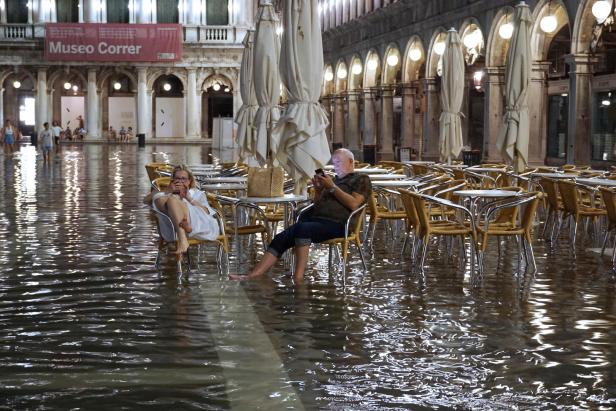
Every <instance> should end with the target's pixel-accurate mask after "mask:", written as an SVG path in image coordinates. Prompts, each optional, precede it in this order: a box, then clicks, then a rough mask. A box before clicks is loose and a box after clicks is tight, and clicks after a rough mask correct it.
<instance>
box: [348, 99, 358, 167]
mask: <svg viewBox="0 0 616 411" xmlns="http://www.w3.org/2000/svg"><path fill="white" fill-rule="evenodd" d="M347 99H348V101H347V104H348V114H347V124H346V130H345V132H346V148H348V149H349V150H351V151H352V152H353V154H355V156H358V155H359V151H360V149H361V144H360V133H359V93H358V92H357V91H356V90H352V91H349V92H348V93H347ZM357 158H359V157H357Z"/></svg>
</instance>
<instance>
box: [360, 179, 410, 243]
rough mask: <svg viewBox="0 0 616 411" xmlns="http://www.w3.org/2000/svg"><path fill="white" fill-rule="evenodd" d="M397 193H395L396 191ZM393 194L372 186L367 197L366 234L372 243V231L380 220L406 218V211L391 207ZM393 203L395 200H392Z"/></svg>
mask: <svg viewBox="0 0 616 411" xmlns="http://www.w3.org/2000/svg"><path fill="white" fill-rule="evenodd" d="M396 194H397V193H396ZM392 195H394V194H393V193H392V192H390V191H387V190H383V189H379V188H373V189H372V194H371V195H370V197H369V198H368V214H369V215H370V223H369V224H368V235H369V236H370V241H369V243H370V244H371V245H372V241H373V240H374V232H375V230H376V225H377V223H378V222H379V221H380V220H384V221H394V220H403V219H405V218H406V213H405V212H404V210H401V209H395V208H394V209H391V207H390V205H389V204H387V203H388V202H390V199H391V198H390V196H392ZM394 204H395V200H394Z"/></svg>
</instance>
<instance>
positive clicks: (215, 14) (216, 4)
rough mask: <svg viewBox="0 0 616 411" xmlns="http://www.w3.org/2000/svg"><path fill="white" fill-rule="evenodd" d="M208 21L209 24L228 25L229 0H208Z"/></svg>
mask: <svg viewBox="0 0 616 411" xmlns="http://www.w3.org/2000/svg"><path fill="white" fill-rule="evenodd" d="M205 18H206V22H207V25H208V26H226V25H228V24H229V1H228V0H207V6H206V17H205Z"/></svg>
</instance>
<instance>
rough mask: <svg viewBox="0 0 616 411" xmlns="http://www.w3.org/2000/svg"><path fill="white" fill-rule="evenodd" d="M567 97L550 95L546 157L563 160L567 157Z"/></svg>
mask: <svg viewBox="0 0 616 411" xmlns="http://www.w3.org/2000/svg"><path fill="white" fill-rule="evenodd" d="M568 120H569V96H568V95H567V94H562V95H552V96H549V100H548V147H547V148H548V150H547V151H548V157H549V158H565V157H566V155H567V124H568Z"/></svg>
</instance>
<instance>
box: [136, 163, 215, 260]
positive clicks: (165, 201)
mask: <svg viewBox="0 0 616 411" xmlns="http://www.w3.org/2000/svg"><path fill="white" fill-rule="evenodd" d="M172 176H173V177H172V180H171V183H170V184H169V185H168V186H167V187H166V188H165V189H164V190H163V191H154V192H153V193H150V194H148V195H147V196H146V198H145V199H144V201H145V202H146V203H151V204H152V206H153V207H154V208H155V209H156V210H158V211H160V212H162V213H165V214H167V215H168V216H169V218H170V219H171V221H172V222H173V226H174V228H175V232H176V233H177V238H178V247H177V250H176V253H178V254H181V253H185V252H186V250H188V238H195V239H197V240H215V239H216V238H217V237H218V235H219V234H220V228H219V227H218V222H217V221H216V218H215V217H214V216H213V214H214V210H213V209H212V208H211V207H210V205H209V203H208V201H207V196H206V194H205V193H204V192H203V191H201V190H199V189H198V188H197V185H196V182H195V177H194V176H193V174H192V173H191V172H190V170H189V169H188V168H187V167H186V166H184V165H179V166H176V167H175V168H174V169H173V174H172Z"/></svg>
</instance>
